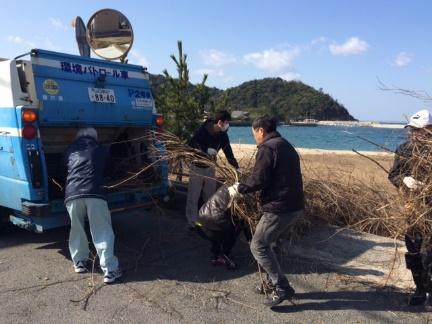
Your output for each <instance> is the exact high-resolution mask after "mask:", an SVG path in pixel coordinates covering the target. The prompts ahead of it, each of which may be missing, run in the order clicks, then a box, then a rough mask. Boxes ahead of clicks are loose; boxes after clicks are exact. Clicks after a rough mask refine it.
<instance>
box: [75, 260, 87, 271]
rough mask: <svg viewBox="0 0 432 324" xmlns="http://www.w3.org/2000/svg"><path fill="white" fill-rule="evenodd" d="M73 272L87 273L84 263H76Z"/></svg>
mask: <svg viewBox="0 0 432 324" xmlns="http://www.w3.org/2000/svg"><path fill="white" fill-rule="evenodd" d="M74 270H75V272H76V273H84V272H87V268H86V262H85V261H78V262H77V263H75V264H74Z"/></svg>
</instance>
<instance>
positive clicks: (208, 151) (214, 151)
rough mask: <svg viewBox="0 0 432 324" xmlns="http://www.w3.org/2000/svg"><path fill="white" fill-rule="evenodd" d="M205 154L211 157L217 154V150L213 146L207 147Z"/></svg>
mask: <svg viewBox="0 0 432 324" xmlns="http://www.w3.org/2000/svg"><path fill="white" fill-rule="evenodd" d="M207 154H208V155H210V156H211V157H213V156H216V155H217V151H216V150H215V149H214V148H211V147H209V148H208V149H207Z"/></svg>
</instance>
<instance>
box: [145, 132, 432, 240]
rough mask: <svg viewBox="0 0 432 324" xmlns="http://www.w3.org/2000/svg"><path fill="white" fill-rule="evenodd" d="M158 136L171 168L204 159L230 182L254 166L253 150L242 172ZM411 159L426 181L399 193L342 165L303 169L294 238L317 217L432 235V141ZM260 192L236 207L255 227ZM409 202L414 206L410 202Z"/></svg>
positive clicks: (384, 231)
mask: <svg viewBox="0 0 432 324" xmlns="http://www.w3.org/2000/svg"><path fill="white" fill-rule="evenodd" d="M152 136H154V135H152ZM157 137H158V139H159V141H160V142H159V144H163V145H164V146H165V148H166V153H164V154H163V155H160V154H158V153H157V151H156V149H154V150H152V151H153V153H154V156H153V159H155V160H158V159H159V160H161V159H164V160H168V161H169V163H170V166H171V168H170V171H171V172H173V173H174V174H179V173H181V174H184V175H186V176H187V173H188V165H190V163H191V162H193V161H194V162H197V161H199V163H201V164H206V165H208V166H211V167H214V168H215V170H216V177H217V179H216V180H217V181H218V182H219V183H220V184H224V185H227V186H230V185H232V184H234V183H235V182H237V181H239V180H241V178H242V177H247V176H248V175H249V174H250V173H251V171H252V168H253V164H254V157H253V156H250V157H249V158H248V160H245V159H243V160H242V161H239V162H240V164H241V165H242V174H240V175H239V174H238V173H237V172H236V170H235V169H234V168H233V167H232V166H231V165H230V164H228V163H227V162H226V160H225V159H223V158H219V159H217V160H216V161H215V160H212V159H209V158H208V157H207V156H206V155H204V154H202V153H201V152H200V151H198V150H195V149H192V148H191V147H189V146H188V145H187V144H186V143H185V142H182V141H180V140H179V139H178V138H177V137H175V136H173V135H172V134H169V133H161V134H157ZM359 158H362V157H359ZM410 164H411V165H413V168H412V170H414V171H413V174H412V176H413V177H414V178H416V179H417V178H418V179H421V181H422V182H423V183H424V185H423V186H422V187H421V188H420V189H418V190H412V191H407V190H405V192H401V194H400V195H396V196H395V195H394V193H389V191H388V187H387V188H386V187H384V186H382V185H379V184H378V183H364V182H362V181H361V180H359V179H356V178H355V177H354V176H352V175H351V176H347V175H346V174H342V173H339V171H338V170H332V172H331V173H321V174H318V173H314V172H310V170H308V171H309V172H305V170H304V169H303V174H307V176H304V191H305V200H306V215H305V218H304V219H302V220H301V221H299V224H298V225H297V226H296V227H294V228H293V229H291V233H290V235H291V239H295V238H296V237H298V236H301V235H302V234H303V233H304V232H305V230H306V229H307V227H308V225H310V224H312V223H317V222H318V223H326V224H331V225H338V226H342V227H347V228H350V229H353V230H357V231H361V232H366V233H371V234H376V235H381V236H387V237H392V238H401V237H402V236H403V234H404V233H405V231H406V230H407V228H408V227H413V226H415V227H416V229H417V230H420V231H421V232H422V233H425V234H429V235H431V234H432V233H431V231H432V219H431V216H432V214H431V207H430V201H431V198H430V197H432V192H431V191H432V183H431V182H432V143H430V142H424V143H423V144H422V145H417V146H415V147H413V156H412V161H410ZM304 167H305V166H304V165H303V168H304ZM329 174H331V176H330V175H329ZM383 175H384V173H383ZM257 198H258V196H257V194H254V195H244V196H242V195H239V196H238V198H236V199H235V201H234V202H233V205H232V207H231V208H232V212H233V214H234V215H236V216H237V217H240V218H241V219H244V220H245V221H246V222H247V223H248V224H250V226H251V229H252V230H253V228H254V227H255V226H256V224H257V223H258V221H259V219H260V217H261V215H262V213H261V210H260V207H259V204H258V199H257ZM406 206H408V207H409V208H405V207H406Z"/></svg>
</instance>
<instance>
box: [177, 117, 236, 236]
mask: <svg viewBox="0 0 432 324" xmlns="http://www.w3.org/2000/svg"><path fill="white" fill-rule="evenodd" d="M230 120H231V115H230V113H229V112H227V111H225V110H222V111H218V112H217V113H216V114H215V117H214V118H213V119H208V120H206V121H205V122H204V123H203V124H202V125H201V126H200V128H199V129H198V130H197V131H196V133H195V134H194V136H193V137H192V139H191V141H190V146H191V147H193V148H195V149H197V150H199V151H201V152H202V155H203V156H204V157H207V158H209V159H216V156H217V153H218V151H219V150H220V149H222V150H223V152H224V154H225V156H226V158H227V160H228V162H229V163H230V164H231V165H233V166H234V167H235V168H236V169H238V167H239V165H238V163H237V160H236V159H235V157H234V154H233V151H232V148H231V144H230V140H229V137H228V134H227V131H228V128H229V121H230ZM189 173H190V177H189V185H188V194H187V200H186V219H187V221H188V223H189V226H190V227H191V228H194V227H195V222H196V220H197V217H198V203H199V199H200V196H201V192H202V193H203V200H204V202H206V201H207V200H208V199H209V198H210V197H211V196H213V194H214V193H215V192H216V181H215V170H214V168H212V167H210V166H208V165H204V164H202V163H199V162H193V163H192V165H191V166H190V172H189Z"/></svg>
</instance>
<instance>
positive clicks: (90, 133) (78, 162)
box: [63, 128, 122, 283]
mask: <svg viewBox="0 0 432 324" xmlns="http://www.w3.org/2000/svg"><path fill="white" fill-rule="evenodd" d="M107 159H108V150H107V149H105V148H104V147H103V146H101V145H99V144H98V143H97V132H96V130H95V129H94V128H83V129H80V130H79V131H78V133H77V135H76V140H75V141H74V142H73V143H72V144H71V145H70V146H69V147H68V148H67V150H66V151H65V153H64V161H63V163H64V166H65V168H66V169H67V177H66V189H65V204H66V209H67V211H68V213H69V216H70V219H71V229H70V233H69V250H70V253H71V257H72V261H73V263H74V269H75V272H77V273H82V272H86V271H87V269H86V262H87V259H88V257H89V247H88V241H87V235H86V232H85V222H84V221H85V218H86V216H87V217H88V220H89V223H90V232H91V235H92V238H93V244H94V246H95V248H96V251H97V254H98V256H99V262H100V266H101V268H102V270H103V272H104V282H105V283H112V282H114V281H115V280H116V279H117V278H120V277H121V275H122V273H121V270H120V268H119V263H118V260H117V258H116V256H115V255H114V232H113V230H112V226H111V214H110V211H109V209H108V205H107V202H106V197H105V193H104V189H103V177H104V170H105V166H106V162H107Z"/></svg>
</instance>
